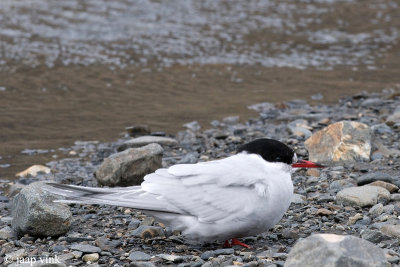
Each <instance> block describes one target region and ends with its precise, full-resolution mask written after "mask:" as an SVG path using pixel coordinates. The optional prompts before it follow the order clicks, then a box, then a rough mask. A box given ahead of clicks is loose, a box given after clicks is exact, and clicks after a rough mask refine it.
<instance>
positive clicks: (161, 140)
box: [118, 135, 178, 151]
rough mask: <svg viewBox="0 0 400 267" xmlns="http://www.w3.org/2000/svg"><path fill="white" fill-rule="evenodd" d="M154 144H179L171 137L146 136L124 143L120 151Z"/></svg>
mask: <svg viewBox="0 0 400 267" xmlns="http://www.w3.org/2000/svg"><path fill="white" fill-rule="evenodd" d="M153 143H155V144H159V145H161V146H176V145H177V144H178V142H177V141H176V140H175V139H173V138H170V137H164V136H152V135H145V136H140V137H137V138H133V139H131V140H128V141H126V142H124V143H123V144H122V145H121V146H119V147H118V151H123V150H125V149H128V148H134V147H141V146H146V145H149V144H153Z"/></svg>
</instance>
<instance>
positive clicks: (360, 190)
mask: <svg viewBox="0 0 400 267" xmlns="http://www.w3.org/2000/svg"><path fill="white" fill-rule="evenodd" d="M389 200H390V193H389V191H387V190H386V189H384V188H382V187H377V186H369V185H364V186H359V187H348V188H345V189H343V190H341V191H340V192H338V193H337V195H336V202H337V203H338V204H343V205H345V206H346V205H347V206H356V207H366V206H373V205H375V204H377V203H378V202H387V201H389Z"/></svg>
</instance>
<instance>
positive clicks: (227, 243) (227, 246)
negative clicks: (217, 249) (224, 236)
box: [224, 240, 232, 248]
mask: <svg viewBox="0 0 400 267" xmlns="http://www.w3.org/2000/svg"><path fill="white" fill-rule="evenodd" d="M231 247H232V245H231V243H229V240H226V241H225V243H224V248H231Z"/></svg>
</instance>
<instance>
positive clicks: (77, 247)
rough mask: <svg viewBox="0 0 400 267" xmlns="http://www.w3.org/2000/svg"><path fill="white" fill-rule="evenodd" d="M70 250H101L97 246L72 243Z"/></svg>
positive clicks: (84, 251)
mask: <svg viewBox="0 0 400 267" xmlns="http://www.w3.org/2000/svg"><path fill="white" fill-rule="evenodd" d="M71 250H78V251H81V252H83V253H95V252H96V253H97V252H98V253H99V252H100V251H101V249H100V248H99V247H96V246H92V245H86V244H74V245H72V246H71Z"/></svg>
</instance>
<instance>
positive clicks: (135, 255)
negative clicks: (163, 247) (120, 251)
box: [129, 251, 151, 261]
mask: <svg viewBox="0 0 400 267" xmlns="http://www.w3.org/2000/svg"><path fill="white" fill-rule="evenodd" d="M129 259H130V260H131V261H148V260H150V259H151V255H149V254H147V253H144V252H142V251H134V252H131V253H130V254H129Z"/></svg>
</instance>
